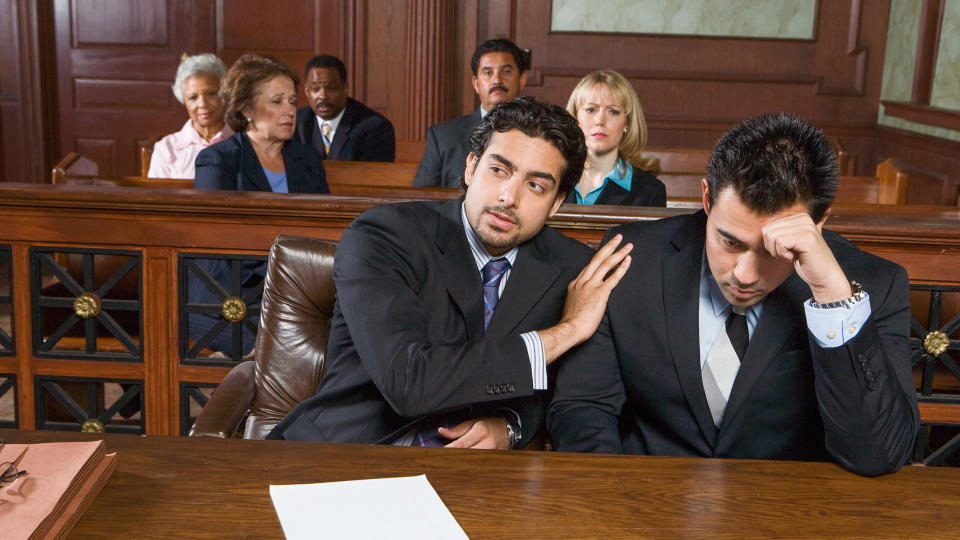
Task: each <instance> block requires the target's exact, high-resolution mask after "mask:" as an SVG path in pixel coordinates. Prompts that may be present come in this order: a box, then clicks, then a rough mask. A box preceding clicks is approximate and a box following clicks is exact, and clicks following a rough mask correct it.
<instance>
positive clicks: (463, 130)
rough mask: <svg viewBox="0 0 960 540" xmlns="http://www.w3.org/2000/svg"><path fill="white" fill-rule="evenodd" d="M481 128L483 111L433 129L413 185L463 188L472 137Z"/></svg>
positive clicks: (441, 124) (429, 133) (455, 119)
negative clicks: (479, 126) (478, 127)
mask: <svg viewBox="0 0 960 540" xmlns="http://www.w3.org/2000/svg"><path fill="white" fill-rule="evenodd" d="M478 125H480V109H477V110H476V111H474V112H472V113H470V114H467V115H464V116H461V117H459V118H454V119H453V120H447V121H446V122H443V123H440V124H437V125H434V126H430V129H428V130H427V142H426V145H425V146H424V148H423V157H421V158H420V166H419V167H417V175H416V177H414V179H413V185H415V186H423V187H445V188H459V187H460V177H461V176H463V168H464V166H465V165H466V163H467V154H469V153H470V134H471V133H472V132H473V130H474V128H476V127H477V126H478Z"/></svg>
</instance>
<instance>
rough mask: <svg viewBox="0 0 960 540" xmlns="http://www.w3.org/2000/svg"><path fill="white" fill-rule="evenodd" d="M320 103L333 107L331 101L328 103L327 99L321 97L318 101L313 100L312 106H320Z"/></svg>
mask: <svg viewBox="0 0 960 540" xmlns="http://www.w3.org/2000/svg"><path fill="white" fill-rule="evenodd" d="M321 105H323V106H324V107H333V103H330V102H329V101H327V100H325V99H322V100H320V101H314V102H313V106H314V107H319V106H321Z"/></svg>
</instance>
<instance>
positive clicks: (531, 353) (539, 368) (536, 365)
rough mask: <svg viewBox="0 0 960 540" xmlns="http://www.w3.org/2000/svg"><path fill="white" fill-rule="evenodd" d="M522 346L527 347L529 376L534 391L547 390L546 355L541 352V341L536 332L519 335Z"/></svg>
mask: <svg viewBox="0 0 960 540" xmlns="http://www.w3.org/2000/svg"><path fill="white" fill-rule="evenodd" d="M520 337H521V338H522V339H523V344H524V345H526V347H527V356H528V357H529V358H530V375H531V378H532V380H533V389H534V390H546V389H547V355H546V353H545V352H544V351H543V339H541V338H540V334H538V333H536V332H527V333H525V334H520Z"/></svg>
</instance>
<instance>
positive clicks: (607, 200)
mask: <svg viewBox="0 0 960 540" xmlns="http://www.w3.org/2000/svg"><path fill="white" fill-rule="evenodd" d="M629 196H630V192H629V191H627V190H625V189H623V188H622V187H620V185H619V184H617V183H616V182H607V186H606V187H605V188H603V191H601V192H600V196H599V197H597V202H596V203H595V204H624V201H626V199H627V197H629Z"/></svg>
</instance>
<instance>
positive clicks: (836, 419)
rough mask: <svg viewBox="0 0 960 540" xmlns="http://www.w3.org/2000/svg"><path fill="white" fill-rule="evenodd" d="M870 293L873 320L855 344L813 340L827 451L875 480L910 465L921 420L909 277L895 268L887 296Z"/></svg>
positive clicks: (813, 354)
mask: <svg viewBox="0 0 960 540" xmlns="http://www.w3.org/2000/svg"><path fill="white" fill-rule="evenodd" d="M867 292H869V293H870V294H871V299H872V300H874V302H872V314H871V316H870V318H869V319H867V322H866V324H865V325H864V326H863V327H862V328H861V329H860V332H859V333H858V334H857V336H856V337H855V338H854V339H852V340H850V341H848V342H847V343H846V344H844V345H842V346H839V347H833V348H822V347H820V346H819V345H818V344H817V342H816V339H814V337H813V336H812V335H811V336H810V337H809V340H810V350H811V353H812V356H813V366H814V377H815V387H816V394H817V399H818V402H819V405H820V415H821V417H822V420H823V427H824V433H825V443H826V448H827V451H828V452H830V454H831V455H832V456H833V458H834V459H836V460H837V462H838V463H839V464H840V465H841V466H843V467H844V468H845V469H848V470H850V471H852V472H855V473H857V474H861V475H865V476H877V475H881V474H886V473H889V472H893V471H896V470H897V469H898V468H899V467H900V466H901V465H903V464H904V463H905V462H906V460H907V458H908V457H909V455H910V451H911V448H912V447H913V442H914V439H915V437H916V434H917V429H918V427H919V422H920V414H919V412H918V410H917V397H916V391H915V389H914V384H913V377H912V374H911V373H912V372H911V364H910V346H909V341H908V334H909V327H910V304H909V300H910V298H909V288H908V285H907V274H906V271H905V270H904V269H903V268H901V267H899V266H898V267H896V271H895V272H894V273H893V274H892V279H891V280H890V282H889V288H888V290H886V291H867ZM874 295H876V296H877V298H876V299H874Z"/></svg>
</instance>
